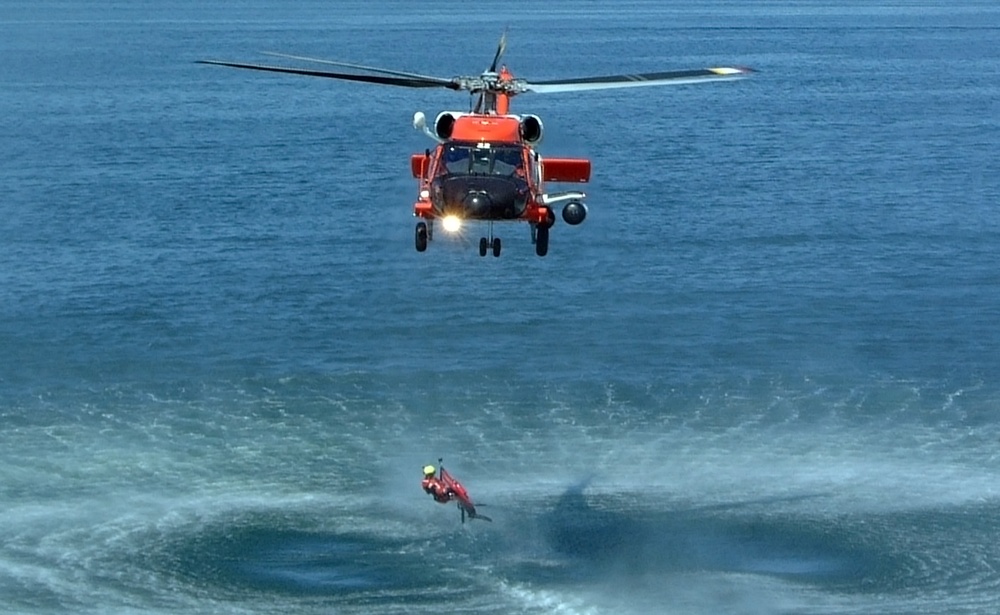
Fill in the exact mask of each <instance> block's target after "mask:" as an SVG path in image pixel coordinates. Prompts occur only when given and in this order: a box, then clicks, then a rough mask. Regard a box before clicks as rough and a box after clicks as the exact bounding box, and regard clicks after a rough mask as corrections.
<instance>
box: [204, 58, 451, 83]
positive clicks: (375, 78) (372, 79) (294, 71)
mask: <svg viewBox="0 0 1000 615" xmlns="http://www.w3.org/2000/svg"><path fill="white" fill-rule="evenodd" d="M197 63H198V64H214V65H216V66H229V67H232V68H248V69H250V70H262V71H268V72H272V73H288V74H291V75H308V76H310V77H326V78H328V79H343V80H346V81H362V82H364V83H378V84H382V85H397V86H401V87H405V88H440V87H445V88H449V89H452V90H457V89H459V85H458V84H457V83H455V82H453V81H449V80H447V79H437V78H418V77H416V76H414V77H383V76H379V75H355V74H352V73H334V72H328V71H322V70H308V69H304V68H289V67H286V66H268V65H265V64H243V63H240V62H223V61H221V60H197Z"/></svg>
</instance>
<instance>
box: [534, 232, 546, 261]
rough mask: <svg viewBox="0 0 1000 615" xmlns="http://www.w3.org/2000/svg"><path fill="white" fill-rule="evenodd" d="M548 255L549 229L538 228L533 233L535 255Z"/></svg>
mask: <svg viewBox="0 0 1000 615" xmlns="http://www.w3.org/2000/svg"><path fill="white" fill-rule="evenodd" d="M548 253H549V227H547V226H539V227H538V228H537V229H536V231H535V254H537V255H538V256H545V255H546V254H548Z"/></svg>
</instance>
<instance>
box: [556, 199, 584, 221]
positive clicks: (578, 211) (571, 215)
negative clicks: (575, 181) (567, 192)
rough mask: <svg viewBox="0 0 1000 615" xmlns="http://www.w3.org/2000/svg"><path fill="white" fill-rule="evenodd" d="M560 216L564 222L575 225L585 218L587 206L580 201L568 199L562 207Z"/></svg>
mask: <svg viewBox="0 0 1000 615" xmlns="http://www.w3.org/2000/svg"><path fill="white" fill-rule="evenodd" d="M562 217H563V220H565V221H566V224H570V225H573V226H576V225H577V224H580V223H581V222H583V221H584V220H585V219H586V218H587V206H586V205H584V204H583V203H581V202H580V201H570V202H569V203H566V207H563V210H562Z"/></svg>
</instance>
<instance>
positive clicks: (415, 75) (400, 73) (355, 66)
mask: <svg viewBox="0 0 1000 615" xmlns="http://www.w3.org/2000/svg"><path fill="white" fill-rule="evenodd" d="M261 53H263V54H264V55H267V56H274V57H276V58H288V59H289V60H302V61H303V62H316V63H318V64H329V65H331V66H340V67H342V68H353V69H355V70H365V71H368V72H370V73H380V74H382V75H393V76H395V77H406V78H409V79H420V80H423V81H434V82H437V83H438V84H440V85H441V86H443V87H448V86H449V85H450V84H451V80H450V79H444V78H442V77H434V76H431V75H421V74H419V73H407V72H403V71H401V70H390V69H388V68H379V67H377V66H366V65H364V64H353V63H351V62H339V61H336V60H324V59H322V58H310V57H308V56H296V55H291V54H287V53H278V52H277V51H262V52H261Z"/></svg>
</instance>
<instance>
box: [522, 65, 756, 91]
mask: <svg viewBox="0 0 1000 615" xmlns="http://www.w3.org/2000/svg"><path fill="white" fill-rule="evenodd" d="M752 72H754V71H753V69H750V68H698V69H694V70H679V71H667V72H662V73H638V74H634V75H608V76H606V77H579V78H577V79H554V80H551V81H530V82H527V81H526V82H524V88H525V91H528V92H538V93H540V94H549V93H553V92H582V91H585V90H609V89H612V88H635V87H642V86H647V85H683V84H686V83H702V82H705V81H731V80H733V79H743V78H744V77H747V76H748V75H749V74H750V73H752Z"/></svg>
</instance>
